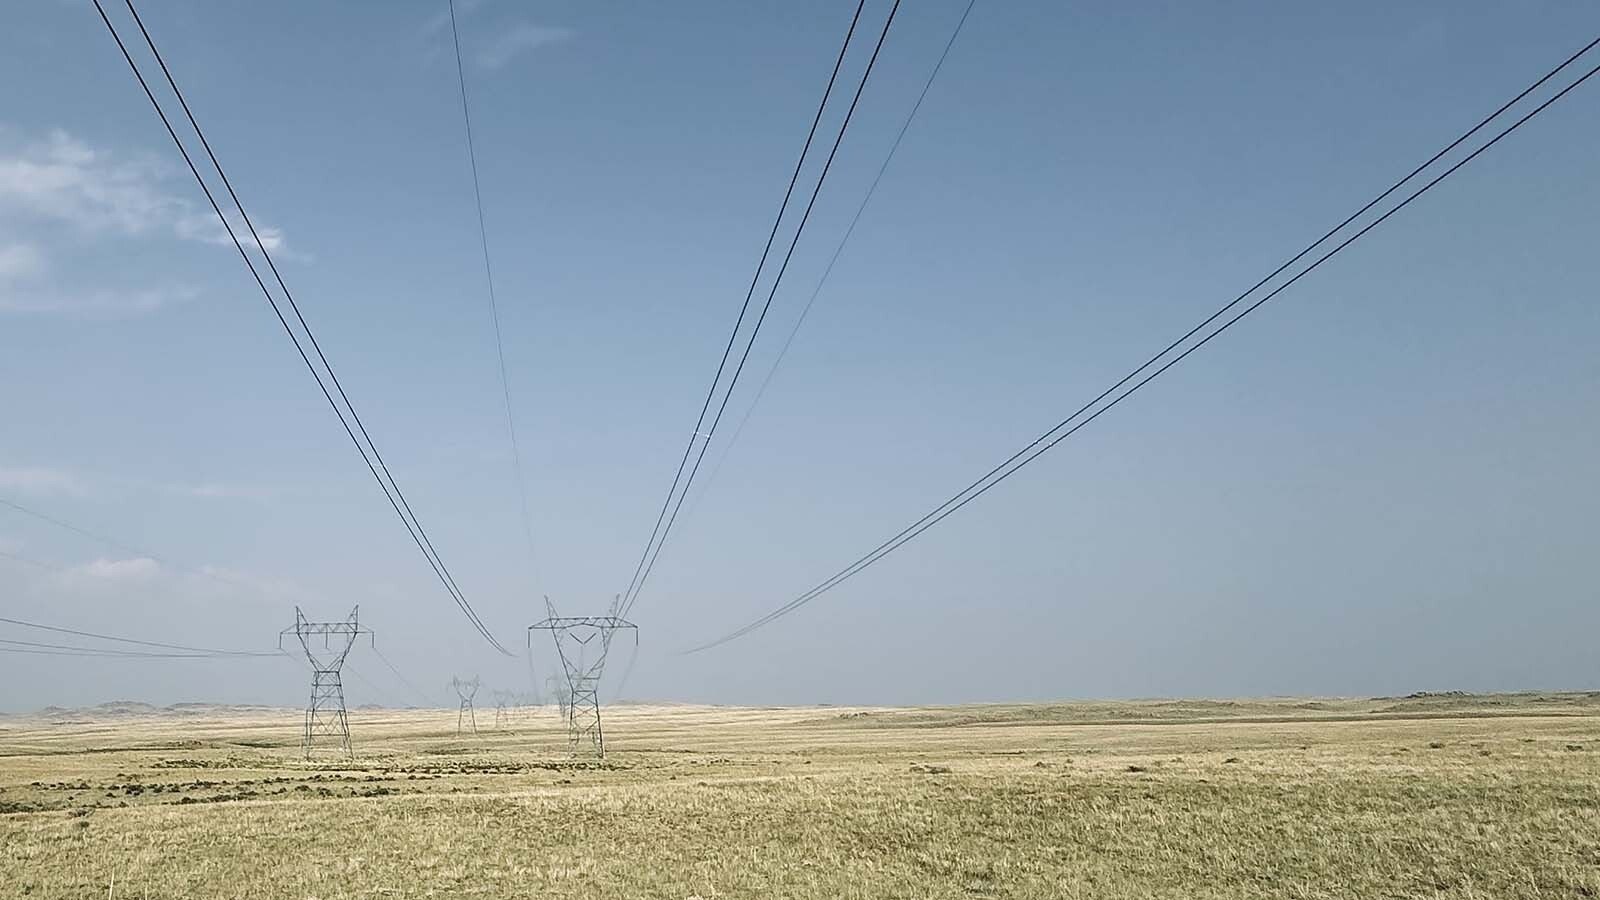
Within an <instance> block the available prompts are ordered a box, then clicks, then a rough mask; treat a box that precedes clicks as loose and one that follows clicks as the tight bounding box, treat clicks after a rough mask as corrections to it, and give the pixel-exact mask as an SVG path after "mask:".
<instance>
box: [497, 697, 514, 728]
mask: <svg viewBox="0 0 1600 900" xmlns="http://www.w3.org/2000/svg"><path fill="white" fill-rule="evenodd" d="M515 699H516V697H515V696H514V695H513V694H512V693H511V692H510V691H495V692H494V727H495V730H496V731H499V730H500V729H502V728H509V727H510V726H511V703H512V701H513V700H515Z"/></svg>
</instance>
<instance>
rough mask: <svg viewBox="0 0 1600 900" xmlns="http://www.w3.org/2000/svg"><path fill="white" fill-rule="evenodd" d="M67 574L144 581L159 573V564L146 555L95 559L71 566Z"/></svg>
mask: <svg viewBox="0 0 1600 900" xmlns="http://www.w3.org/2000/svg"><path fill="white" fill-rule="evenodd" d="M67 574H68V575H71V576H77V577H82V578H89V579H94V580H95V581H118V582H122V581H146V580H148V579H151V578H154V577H155V576H157V575H159V574H161V564H160V563H158V562H156V561H155V560H153V559H151V558H150V557H148V556H135V557H131V558H129V559H96V560H94V561H93V562H89V563H85V564H84V565H81V566H75V567H73V568H72V569H71V570H69V571H68V573H67Z"/></svg>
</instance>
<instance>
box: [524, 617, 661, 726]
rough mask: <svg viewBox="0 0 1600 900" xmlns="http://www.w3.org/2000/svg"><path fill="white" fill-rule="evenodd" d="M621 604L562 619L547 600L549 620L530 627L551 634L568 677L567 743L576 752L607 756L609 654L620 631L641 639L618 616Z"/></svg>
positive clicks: (626, 622) (631, 626)
mask: <svg viewBox="0 0 1600 900" xmlns="http://www.w3.org/2000/svg"><path fill="white" fill-rule="evenodd" d="M620 599H621V598H620V597H619V598H618V601H620ZM618 601H613V602H612V604H611V612H610V614H609V615H604V616H558V615H556V609H555V606H554V605H553V604H551V602H550V598H549V597H546V598H544V605H545V610H546V612H548V613H549V617H548V618H546V619H545V620H544V621H542V622H539V623H536V624H534V625H530V626H528V627H529V629H534V628H538V629H542V630H545V631H549V632H550V636H551V637H552V638H553V639H554V640H555V642H556V655H557V656H558V657H560V659H561V669H562V671H563V672H565V673H566V676H567V690H566V695H567V697H566V704H565V705H566V709H565V713H566V720H567V740H568V742H569V743H570V744H571V745H572V750H573V752H574V753H576V752H578V751H579V750H580V749H581V748H583V747H585V746H587V747H590V748H592V749H593V751H594V754H595V755H596V756H599V757H601V758H604V757H605V755H606V742H605V732H604V731H602V730H601V728H600V676H601V674H602V673H603V672H604V671H605V667H606V654H607V653H609V652H610V650H611V638H612V637H613V636H615V635H616V633H617V632H618V631H620V630H623V629H627V630H630V631H633V633H634V640H635V641H637V640H638V639H639V638H638V629H637V628H636V627H635V626H634V624H633V623H632V622H629V621H627V620H626V619H623V618H622V617H621V616H618V615H617V602H618ZM558 700H559V698H558Z"/></svg>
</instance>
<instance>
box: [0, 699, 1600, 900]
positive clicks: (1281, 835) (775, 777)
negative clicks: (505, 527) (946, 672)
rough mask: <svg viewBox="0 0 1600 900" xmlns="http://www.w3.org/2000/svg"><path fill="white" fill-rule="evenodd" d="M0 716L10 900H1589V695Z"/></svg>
mask: <svg viewBox="0 0 1600 900" xmlns="http://www.w3.org/2000/svg"><path fill="white" fill-rule="evenodd" d="M606 715H607V719H606V724H607V733H608V736H609V737H610V738H611V741H610V747H611V753H610V754H609V755H608V757H607V759H606V760H605V761H604V762H598V761H586V760H581V759H574V758H572V757H571V756H569V755H568V754H567V752H566V749H565V744H564V733H563V732H562V730H561V728H560V725H559V723H558V722H557V720H556V717H555V715H554V714H553V713H552V712H550V711H548V710H544V711H539V712H537V713H534V714H532V715H523V714H520V713H519V715H518V717H517V719H516V721H514V722H513V724H512V726H511V729H510V730H508V731H491V730H488V729H485V730H484V731H483V732H482V733H480V734H478V735H475V736H474V735H466V736H458V735H457V734H456V733H455V728H454V725H455V711H454V710H433V711H405V712H401V711H381V710H377V711H374V710H361V711H354V712H352V714H351V719H352V721H351V731H352V736H353V737H354V739H355V742H356V752H357V756H356V758H355V760H354V761H353V762H348V761H344V760H340V759H335V758H319V759H316V760H312V761H307V760H305V759H303V758H301V756H300V753H299V747H298V732H297V728H298V726H299V714H298V713H297V712H295V711H292V710H228V709H215V708H209V709H208V708H191V709H186V710H181V711H166V712H162V713H160V714H137V715H125V714H124V715H106V714H103V713H100V714H96V713H78V714H68V713H56V714H53V715H47V716H33V717H13V718H0V896H3V897H6V898H12V897H29V898H85V897H111V898H116V897H128V898H143V897H152V898H223V897H227V898H278V897H282V898H297V900H305V898H318V900H335V898H371V897H396V898H412V897H416V898H422V897H475V896H476V897H494V898H500V897H582V898H601V897H665V898H678V900H684V898H693V897H699V898H705V900H710V898H731V897H748V898H770V897H799V898H824V897H826V898H834V897H859V898H875V900H876V898H890V897H906V898H911V897H918V898H926V897H967V898H970V897H1015V898H1080V897H1081V898H1115V897H1166V898H1243V897H1252V898H1267V897H1272V898H1281V897H1329V898H1332V897H1429V898H1486V897H1530V898H1537V897H1552V898H1553V897H1562V898H1570V897H1590V896H1600V696H1596V695H1577V694H1520V695H1498V696H1464V695H1443V696H1418V697H1412V698H1398V699H1377V700H1360V701H1357V700H1326V701H1306V700H1281V701H1277V700H1274V701H1240V702H1198V701H1190V702H1154V701H1152V702H1137V703H1073V704H1052V705H1037V706H1022V705H1007V706H971V707H947V708H919V709H839V708H805V709H730V708H713V707H672V706H649V707H645V706H640V707H630V706H625V707H619V708H615V709H611V710H608V711H607V714H606Z"/></svg>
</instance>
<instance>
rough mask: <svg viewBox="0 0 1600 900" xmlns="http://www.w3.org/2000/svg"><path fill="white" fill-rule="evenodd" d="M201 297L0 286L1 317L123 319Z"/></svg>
mask: <svg viewBox="0 0 1600 900" xmlns="http://www.w3.org/2000/svg"><path fill="white" fill-rule="evenodd" d="M199 295H200V292H199V291H198V290H196V289H194V288H190V287H165V288H146V289H142V290H94V291H87V292H84V293H76V294H75V293H70V292H60V293H57V292H53V291H26V292H25V291H17V290H8V289H6V288H5V287H4V286H0V313H16V314H31V315H55V316H60V315H65V316H72V317H74V318H81V319H124V318H131V317H134V316H143V315H149V314H150V313H153V312H157V311H160V310H163V309H166V308H168V307H171V306H176V305H178V304H180V303H187V302H189V301H191V300H193V299H195V298H196V297H198V296H199Z"/></svg>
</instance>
